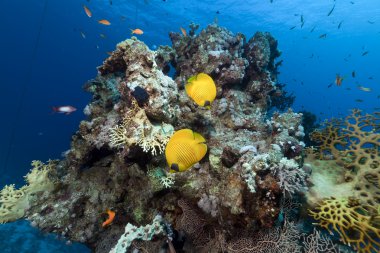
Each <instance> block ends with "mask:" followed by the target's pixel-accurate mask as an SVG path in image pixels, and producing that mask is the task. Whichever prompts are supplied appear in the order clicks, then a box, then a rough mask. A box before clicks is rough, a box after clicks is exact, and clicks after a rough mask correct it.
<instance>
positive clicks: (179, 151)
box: [165, 129, 207, 173]
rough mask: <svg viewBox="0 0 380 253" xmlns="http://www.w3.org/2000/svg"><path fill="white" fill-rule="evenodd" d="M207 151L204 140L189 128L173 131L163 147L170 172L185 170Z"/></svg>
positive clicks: (200, 158)
mask: <svg viewBox="0 0 380 253" xmlns="http://www.w3.org/2000/svg"><path fill="white" fill-rule="evenodd" d="M206 153H207V145H206V140H205V138H203V136H202V135H200V134H199V133H196V132H193V131H192V130H191V129H181V130H179V131H177V132H175V133H174V134H173V135H172V137H171V138H170V140H169V142H168V144H167V145H166V148H165V156H166V161H167V163H168V165H169V168H170V171H169V172H170V173H174V172H180V171H185V170H187V169H189V168H190V167H191V166H193V165H194V164H196V163H197V162H199V161H200V160H202V158H203V157H204V156H205V155H206Z"/></svg>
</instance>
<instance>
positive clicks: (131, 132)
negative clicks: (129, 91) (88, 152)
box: [109, 104, 174, 156]
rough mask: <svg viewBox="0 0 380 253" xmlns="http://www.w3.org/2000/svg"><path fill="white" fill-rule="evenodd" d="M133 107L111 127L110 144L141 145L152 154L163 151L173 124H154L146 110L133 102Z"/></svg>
mask: <svg viewBox="0 0 380 253" xmlns="http://www.w3.org/2000/svg"><path fill="white" fill-rule="evenodd" d="M133 106H134V107H133V108H132V109H131V110H130V111H129V112H128V113H127V115H125V118H124V119H123V122H122V123H121V124H119V125H117V126H115V127H113V128H111V129H110V134H109V137H110V140H109V141H110V145H111V146H114V147H121V146H131V145H134V144H137V145H139V146H140V147H141V148H142V149H143V151H144V152H147V153H148V152H151V153H152V155H154V156H155V155H157V151H158V153H159V154H161V153H163V152H164V150H165V146H166V144H167V143H168V141H169V139H170V137H171V135H172V134H173V132H174V128H173V126H172V125H169V124H165V123H163V124H162V125H153V124H152V123H151V122H150V121H149V119H148V117H147V116H146V114H145V111H144V110H143V109H141V108H139V107H138V106H137V105H135V104H133Z"/></svg>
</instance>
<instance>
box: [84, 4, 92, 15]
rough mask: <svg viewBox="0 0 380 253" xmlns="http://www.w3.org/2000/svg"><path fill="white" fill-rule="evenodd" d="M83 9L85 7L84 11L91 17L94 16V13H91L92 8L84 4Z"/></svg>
mask: <svg viewBox="0 0 380 253" xmlns="http://www.w3.org/2000/svg"><path fill="white" fill-rule="evenodd" d="M83 9H84V12H85V13H86V15H87V17H89V18H91V17H92V13H91V11H90V9H89V8H87V6H86V5H83Z"/></svg>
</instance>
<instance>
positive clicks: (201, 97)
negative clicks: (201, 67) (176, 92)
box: [185, 73, 216, 109]
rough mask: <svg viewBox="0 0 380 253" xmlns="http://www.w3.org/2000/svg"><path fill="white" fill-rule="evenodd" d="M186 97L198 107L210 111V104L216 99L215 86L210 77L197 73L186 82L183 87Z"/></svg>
mask: <svg viewBox="0 0 380 253" xmlns="http://www.w3.org/2000/svg"><path fill="white" fill-rule="evenodd" d="M185 90H186V93H187V95H188V96H189V97H190V98H191V99H193V101H194V102H195V103H196V104H197V105H199V106H204V107H206V108H207V109H210V107H211V104H212V102H213V101H214V99H215V97H216V86H215V83H214V80H212V78H211V76H209V75H207V74H205V73H199V74H198V75H195V76H192V77H190V78H189V80H187V84H186V85H185Z"/></svg>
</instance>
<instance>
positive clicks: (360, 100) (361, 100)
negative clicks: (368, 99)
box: [355, 99, 364, 103]
mask: <svg viewBox="0 0 380 253" xmlns="http://www.w3.org/2000/svg"><path fill="white" fill-rule="evenodd" d="M355 102H358V103H362V102H364V100H363V99H355Z"/></svg>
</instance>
